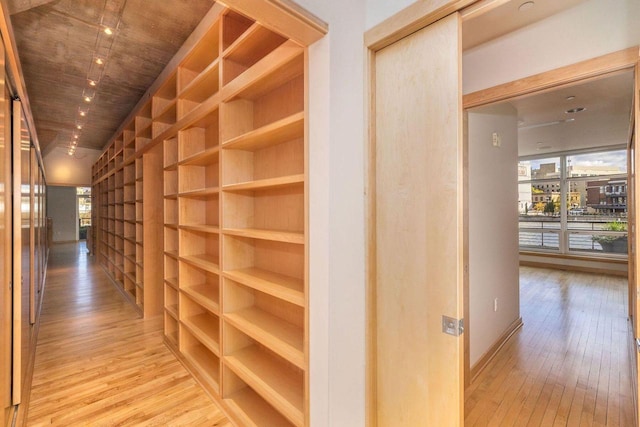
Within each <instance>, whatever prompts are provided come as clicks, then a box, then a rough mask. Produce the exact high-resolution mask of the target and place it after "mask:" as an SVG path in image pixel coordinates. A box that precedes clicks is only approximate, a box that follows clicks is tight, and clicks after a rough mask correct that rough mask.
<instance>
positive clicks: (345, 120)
mask: <svg viewBox="0 0 640 427" xmlns="http://www.w3.org/2000/svg"><path fill="white" fill-rule="evenodd" d="M297 2H298V3H299V4H300V5H301V6H302V7H305V8H306V9H308V10H309V11H310V12H312V13H314V14H315V15H317V16H318V17H319V18H320V19H322V20H324V21H325V22H327V23H328V24H329V34H328V35H327V36H326V37H325V38H324V39H323V40H321V41H319V42H318V43H316V44H315V45H314V46H312V47H311V49H310V52H309V54H310V55H309V62H310V63H309V76H310V81H311V84H310V86H309V89H310V93H309V110H310V121H309V134H310V138H309V143H310V147H309V148H310V153H309V163H310V164H309V183H310V230H311V234H310V257H311V260H312V262H311V266H310V301H311V311H310V313H311V314H310V322H311V325H310V329H311V330H310V336H311V343H310V346H311V361H310V369H311V425H312V426H314V427H316V426H331V427H342V426H344V427H358V426H364V421H365V275H364V229H365V225H364V215H365V214H364V158H365V155H364V104H363V102H364V48H363V44H362V38H363V34H364V31H365V0H352V1H348V2H338V1H326V0H298V1H297Z"/></svg>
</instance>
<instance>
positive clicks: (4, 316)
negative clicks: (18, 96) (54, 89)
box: [0, 43, 13, 425]
mask: <svg viewBox="0 0 640 427" xmlns="http://www.w3.org/2000/svg"><path fill="white" fill-rule="evenodd" d="M10 99H11V97H10V96H9V90H8V88H7V85H6V81H5V63H4V46H3V45H2V44H1V43H0V284H1V286H0V287H1V289H0V328H1V330H0V403H1V404H2V408H3V409H2V410H3V416H2V422H3V424H2V425H8V424H9V419H10V417H11V414H12V411H11V409H12V407H13V402H12V400H11V396H12V394H11V380H12V378H11V375H12V361H13V357H12V345H11V344H12V343H11V340H12V325H13V323H12V313H13V310H12V307H13V301H12V299H13V292H12V286H11V279H12V278H11V271H12V270H11V185H10V183H11V101H10Z"/></svg>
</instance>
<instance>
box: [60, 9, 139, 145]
mask: <svg viewBox="0 0 640 427" xmlns="http://www.w3.org/2000/svg"><path fill="white" fill-rule="evenodd" d="M126 2H127V0H105V2H104V7H103V9H102V13H101V15H100V23H99V25H98V30H97V33H96V42H95V45H94V49H93V52H92V56H91V62H90V63H89V68H88V70H87V86H86V87H85V88H84V89H83V91H82V98H81V99H82V101H81V104H80V105H79V106H78V111H77V117H76V126H75V130H74V131H73V134H72V137H71V138H69V143H68V144H67V148H68V150H67V154H69V156H73V155H74V154H75V150H76V148H77V146H78V140H79V139H80V133H81V132H82V129H83V127H84V125H85V123H86V120H87V116H88V115H89V109H88V108H87V104H90V103H93V102H94V99H95V98H96V95H97V93H98V92H97V88H98V85H99V84H100V81H101V80H102V77H103V76H104V72H105V69H106V65H107V60H108V58H109V57H110V54H111V48H112V46H113V41H114V40H115V38H116V36H117V33H118V31H119V29H120V23H121V20H122V12H123V10H124V7H125V4H126Z"/></svg>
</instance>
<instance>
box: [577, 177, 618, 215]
mask: <svg viewBox="0 0 640 427" xmlns="http://www.w3.org/2000/svg"><path fill="white" fill-rule="evenodd" d="M587 206H588V207H589V208H592V209H594V210H595V211H596V212H598V213H623V212H626V211H627V180H626V179H610V180H607V181H588V182H587Z"/></svg>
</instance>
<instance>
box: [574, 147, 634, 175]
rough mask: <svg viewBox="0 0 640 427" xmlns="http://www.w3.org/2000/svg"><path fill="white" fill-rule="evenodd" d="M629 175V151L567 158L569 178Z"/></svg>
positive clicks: (576, 155) (578, 155) (577, 155)
mask: <svg viewBox="0 0 640 427" xmlns="http://www.w3.org/2000/svg"><path fill="white" fill-rule="evenodd" d="M624 173H627V151H626V150H616V151H606V152H602V153H588V154H575V155H572V156H567V177H569V178H575V177H585V176H603V175H616V174H624Z"/></svg>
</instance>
